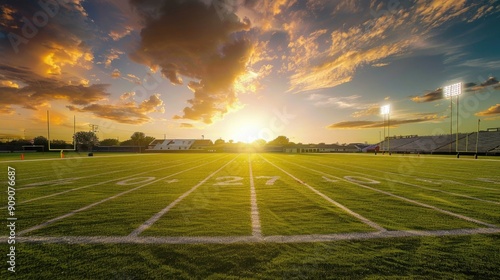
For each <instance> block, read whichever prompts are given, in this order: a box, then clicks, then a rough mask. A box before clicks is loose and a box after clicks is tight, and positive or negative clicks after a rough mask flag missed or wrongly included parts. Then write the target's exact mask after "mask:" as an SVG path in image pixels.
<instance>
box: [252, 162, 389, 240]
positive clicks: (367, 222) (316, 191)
mask: <svg viewBox="0 0 500 280" xmlns="http://www.w3.org/2000/svg"><path fill="white" fill-rule="evenodd" d="M259 156H260V157H261V158H262V159H264V160H265V161H266V162H268V163H269V164H271V165H272V166H274V167H276V168H278V169H279V170H281V171H282V172H284V173H285V174H287V175H288V176H290V177H291V178H293V179H294V180H295V181H297V182H299V183H300V184H302V185H304V186H306V187H308V188H309V189H310V190H312V191H313V192H314V193H316V194H317V195H319V196H321V197H322V198H324V199H325V200H326V201H328V202H330V203H332V204H333V205H335V206H337V207H338V208H340V209H342V210H344V211H345V212H347V213H349V214H350V215H351V216H353V217H356V218H357V219H358V220H360V221H361V222H363V223H365V224H367V225H369V226H370V227H372V228H374V229H376V230H379V231H386V229H385V228H383V227H381V226H380V225H378V224H377V223H375V222H372V221H370V220H368V219H367V218H365V217H363V216H361V215H360V214H358V213H356V212H354V211H352V210H351V209H349V208H347V207H345V206H344V205H342V204H340V203H338V202H337V201H335V200H333V199H331V198H330V197H328V196H326V195H325V194H323V193H321V192H320V191H318V190H316V189H315V188H313V187H311V186H310V185H309V184H307V183H306V182H303V181H302V180H300V179H298V178H297V177H295V176H293V175H292V174H290V173H288V172H287V171H285V170H283V169H282V168H280V167H279V166H277V165H275V164H274V163H272V162H270V161H269V160H267V159H266V158H264V157H263V156H261V155H259Z"/></svg>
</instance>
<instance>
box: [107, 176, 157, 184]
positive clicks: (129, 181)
mask: <svg viewBox="0 0 500 280" xmlns="http://www.w3.org/2000/svg"><path fill="white" fill-rule="evenodd" d="M154 179H156V177H134V178H130V179H126V180H122V181H120V182H118V183H116V184H117V185H120V186H129V185H137V184H143V183H147V182H151V181H153V180H154Z"/></svg>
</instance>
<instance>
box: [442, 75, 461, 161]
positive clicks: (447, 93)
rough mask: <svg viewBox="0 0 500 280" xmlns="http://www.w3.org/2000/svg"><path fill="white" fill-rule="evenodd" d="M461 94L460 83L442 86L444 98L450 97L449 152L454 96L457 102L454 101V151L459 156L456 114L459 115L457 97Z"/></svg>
mask: <svg viewBox="0 0 500 280" xmlns="http://www.w3.org/2000/svg"><path fill="white" fill-rule="evenodd" d="M461 94H462V83H455V84H452V85H448V86H445V87H443V95H444V97H445V98H449V99H450V152H451V150H452V143H451V137H453V136H452V135H453V97H456V99H457V102H456V108H457V133H456V140H455V151H456V153H457V157H460V155H459V150H458V133H459V132H458V115H459V109H460V107H459V104H458V101H459V97H460V95H461Z"/></svg>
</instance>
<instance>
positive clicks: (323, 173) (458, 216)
mask: <svg viewBox="0 0 500 280" xmlns="http://www.w3.org/2000/svg"><path fill="white" fill-rule="evenodd" d="M290 163H291V164H294V165H297V166H299V167H301V168H304V169H308V170H311V171H313V172H316V173H318V174H322V175H327V176H330V177H334V178H336V179H338V180H342V181H344V182H347V183H350V184H354V185H356V186H359V187H362V188H365V189H369V190H372V191H376V192H379V193H382V194H385V195H388V196H392V197H395V198H398V199H400V200H404V201H406V202H409V203H412V204H415V205H418V206H422V207H425V208H429V209H432V210H435V211H437V212H441V213H443V214H446V215H449V216H453V217H456V218H459V219H462V220H465V221H468V222H472V223H475V224H479V225H484V226H487V227H491V228H497V226H495V225H492V224H489V223H486V222H483V221H479V220H476V219H473V218H470V217H467V216H464V215H460V214H457V213H453V212H450V211H448V210H444V209H441V208H438V207H436V206H432V205H429V204H425V203H422V202H418V201H415V200H412V199H409V198H406V197H403V196H399V195H396V194H393V193H390V192H387V191H383V190H379V189H376V188H373V187H369V186H365V185H363V184H359V183H356V182H352V181H349V180H346V179H344V178H340V177H337V176H333V175H331V174H328V173H325V172H322V171H318V170H315V169H312V168H308V167H305V166H303V165H300V164H297V163H293V162H290ZM313 164H316V165H322V164H318V163H313ZM325 166H326V165H325ZM326 167H329V166H326Z"/></svg>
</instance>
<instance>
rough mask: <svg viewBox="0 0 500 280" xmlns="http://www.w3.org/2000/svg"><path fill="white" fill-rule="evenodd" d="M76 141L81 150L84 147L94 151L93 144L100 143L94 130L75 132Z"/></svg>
mask: <svg viewBox="0 0 500 280" xmlns="http://www.w3.org/2000/svg"><path fill="white" fill-rule="evenodd" d="M75 141H76V145H77V146H78V150H79V151H80V150H81V149H83V148H84V147H86V148H87V150H88V151H92V147H93V146H97V145H99V138H97V135H95V133H94V132H92V131H78V132H77V133H75Z"/></svg>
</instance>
